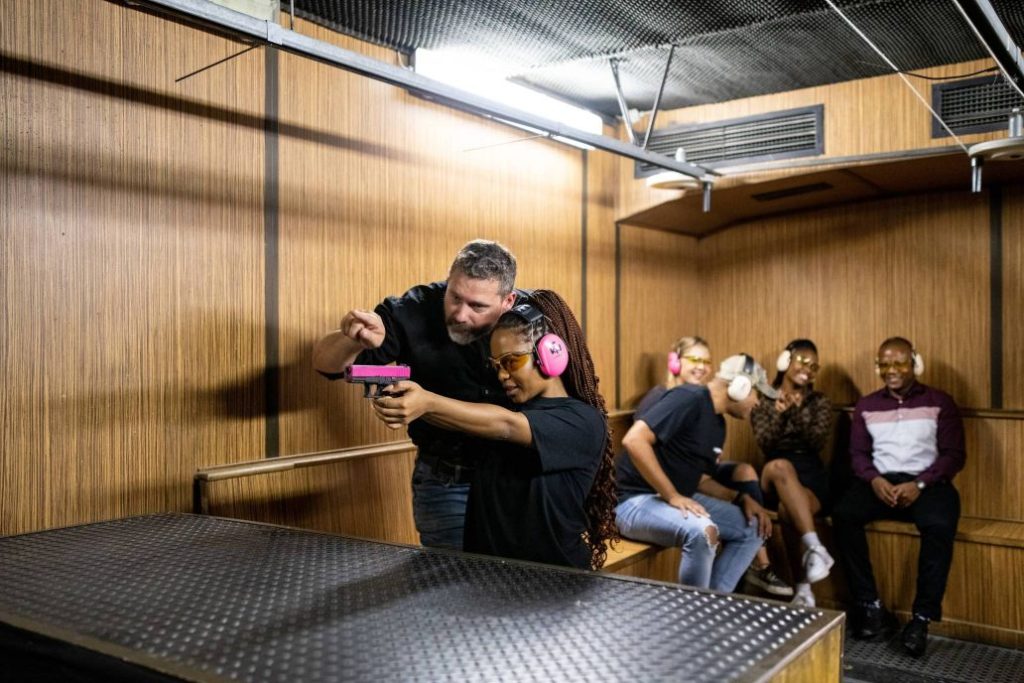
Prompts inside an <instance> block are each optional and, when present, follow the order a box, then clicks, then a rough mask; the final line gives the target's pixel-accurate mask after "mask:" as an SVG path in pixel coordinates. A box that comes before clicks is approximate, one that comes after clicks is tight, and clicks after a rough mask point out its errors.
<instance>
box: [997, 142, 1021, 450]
mask: <svg viewBox="0 0 1024 683" xmlns="http://www.w3.org/2000/svg"><path fill="white" fill-rule="evenodd" d="M1015 163H1019V162H1015ZM1002 201H1003V216H1002V228H1003V262H1002V272H1003V407H1004V408H1009V409H1013V410H1021V409H1024V382H1022V381H1021V379H1020V378H1021V377H1024V316H1022V315H1021V311H1022V310H1024V185H1008V186H1006V187H1004V188H1002ZM1018 452H1020V449H1018Z"/></svg>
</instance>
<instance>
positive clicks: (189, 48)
mask: <svg viewBox="0 0 1024 683" xmlns="http://www.w3.org/2000/svg"><path fill="white" fill-rule="evenodd" d="M4 10H5V11H4V15H5V17H6V20H5V21H3V22H0V36H2V40H0V46H2V55H0V102H2V103H3V104H2V109H3V113H2V115H0V116H2V118H0V121H2V124H0V125H2V126H3V131H2V135H0V137H2V140H3V143H2V145H0V155H2V156H0V167H2V173H0V235H2V238H0V239H2V247H0V290H2V293H0V296H2V302H3V303H2V310H3V315H2V317H3V322H2V329H0V364H2V372H3V382H2V387H3V388H2V389H0V413H2V424H3V427H2V430H0V432H2V435H0V439H2V446H0V473H2V483H0V533H12V532H17V531H26V530H32V529H39V528H43V527H54V526H63V525H68V524H73V523H77V522H83V521H89V520H95V519H102V518H111V517H118V516H123V515H128V514H133V513H139V512H145V511H156V510H168V509H170V510H184V509H187V507H188V504H189V490H188V486H187V482H188V481H189V480H190V478H191V476H192V472H193V471H194V470H195V468H196V466H197V465H198V464H200V463H202V462H206V461H209V460H212V459H213V458H215V457H224V458H231V457H236V458H237V457H241V456H245V455H251V454H253V453H258V452H260V451H261V450H262V447H263V429H264V424H263V420H262V419H261V418H260V416H259V415H258V411H256V410H254V409H253V408H252V406H255V405H257V404H259V403H260V402H261V395H260V391H259V387H258V386H257V387H254V386H248V385H236V384H234V382H235V380H236V379H237V378H239V377H243V376H245V375H250V374H255V375H258V373H259V372H260V369H261V365H262V362H263V357H264V343H263V334H262V329H263V308H264V307H263V269H264V263H263V249H262V242H263V237H264V234H263V219H262V215H263V118H262V107H263V95H262V92H263V70H262V66H261V61H260V60H259V59H258V58H257V55H258V53H255V54H250V55H247V56H245V57H242V58H240V59H236V60H233V61H231V62H228V63H226V64H224V65H222V66H221V67H220V68H219V69H215V70H210V71H209V72H207V74H206V75H205V76H204V77H203V78H195V79H190V80H188V81H185V82H183V83H181V84H178V85H176V84H175V83H174V79H175V77H177V76H179V75H181V74H183V73H187V72H188V71H191V70H193V69H195V68H198V67H200V66H202V65H204V64H207V63H210V62H213V61H216V60H218V59H221V58H223V57H225V56H227V55H229V54H231V53H232V52H235V51H237V50H238V49H239V46H238V45H236V44H234V43H230V42H227V41H225V40H223V39H220V38H215V37H212V36H210V35H208V34H205V33H201V32H198V31H193V30H190V29H187V28H184V27H182V26H180V25H177V24H173V23H170V22H166V21H161V20H159V19H156V18H154V17H151V16H148V15H145V14H142V13H139V12H133V11H127V10H124V9H121V8H118V7H116V6H114V5H112V4H109V3H106V2H75V3H65V2H60V1H56V2H53V1H51V2H35V3H27V4H21V3H19V4H18V5H17V7H14V6H13V5H12V3H6V4H5V6H4ZM229 387H233V389H234V390H229Z"/></svg>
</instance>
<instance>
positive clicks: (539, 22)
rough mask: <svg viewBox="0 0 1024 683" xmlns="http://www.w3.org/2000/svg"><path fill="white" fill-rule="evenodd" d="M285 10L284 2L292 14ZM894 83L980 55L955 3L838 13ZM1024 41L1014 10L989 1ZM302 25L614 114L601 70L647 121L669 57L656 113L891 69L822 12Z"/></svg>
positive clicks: (314, 15)
mask: <svg viewBox="0 0 1024 683" xmlns="http://www.w3.org/2000/svg"><path fill="white" fill-rule="evenodd" d="M286 4H287V3H282V6H286ZM837 4H838V5H839V6H840V7H841V8H842V9H843V11H844V12H845V13H846V14H847V15H848V16H849V17H850V19H851V20H852V21H853V22H854V23H855V24H857V26H858V27H859V28H861V30H863V31H864V32H865V33H866V34H867V35H868V37H869V38H871V39H872V40H873V41H874V42H875V43H876V44H877V45H878V46H879V47H880V48H881V49H882V51H883V52H885V54H886V55H888V56H889V57H890V58H891V59H892V60H893V61H894V62H895V63H896V64H897V66H899V67H900V69H902V70H912V69H920V68H924V67H928V66H936V65H940V64H951V63H956V62H962V61H966V60H970V59H977V58H981V57H985V56H987V55H986V53H985V51H984V49H983V47H982V46H981V45H980V43H979V42H978V41H977V39H976V38H975V36H974V35H973V33H972V32H971V31H970V29H969V27H968V26H967V24H966V23H965V22H964V20H963V18H962V17H961V16H960V14H959V13H958V12H957V10H956V8H955V7H954V6H953V4H952V3H951V2H950V1H949V0H839V2H837ZM993 4H994V6H995V7H996V9H997V11H998V12H999V14H1000V16H1001V18H1002V20H1003V22H1004V23H1005V24H1006V25H1007V28H1008V30H1009V31H1010V33H1011V34H1012V35H1014V36H1015V37H1017V39H1018V41H1019V40H1020V37H1021V36H1022V35H1024V9H1022V7H1021V5H1022V4H1024V3H1020V2H1019V0H995V1H994V2H993ZM295 7H296V13H297V14H298V15H299V16H302V17H304V18H307V19H310V20H312V21H316V22H318V23H320V24H323V25H326V26H329V27H331V28H333V29H335V30H338V31H341V32H343V33H347V34H350V35H354V36H357V37H360V38H363V39H366V40H369V41H371V42H374V43H377V44H381V45H386V46H388V47H392V48H395V49H398V50H403V51H412V50H414V49H416V48H427V49H435V50H436V49H444V50H449V51H458V52H459V53H460V54H462V55H464V56H465V57H466V58H467V59H474V58H475V59H486V60H488V61H490V62H497V63H500V64H502V65H503V69H504V71H505V73H506V74H507V75H508V77H509V78H512V79H514V80H517V81H520V82H522V83H525V84H528V85H530V86H532V87H535V88H538V89H540V90H545V91H548V92H550V93H551V94H554V95H556V96H558V97H561V98H563V99H568V100H571V101H574V102H577V103H579V104H581V105H582V106H585V107H588V108H591V109H593V110H595V111H600V112H603V113H605V114H609V115H617V114H618V113H619V109H618V105H617V102H616V98H615V89H614V82H613V80H612V75H611V71H610V68H609V65H608V60H609V58H611V57H618V58H620V59H621V60H622V62H621V64H620V73H621V76H622V87H623V91H624V94H625V96H626V99H627V101H628V102H629V104H630V106H633V107H638V108H641V109H644V108H649V107H650V106H651V104H652V103H653V100H654V98H655V95H656V93H657V89H658V86H659V84H660V82H661V76H662V73H663V70H664V66H665V58H666V56H667V53H668V49H667V46H668V45H669V44H675V45H676V46H677V47H676V54H675V58H674V60H673V66H672V69H671V72H670V74H669V77H668V80H667V83H666V86H665V94H664V96H663V100H662V105H661V106H662V108H666V109H672V108H677V107H683V106H689V105H693V104H703V103H709V102H720V101H725V100H730V99H735V98H739V97H748V96H752V95H759V94H765V93H771V92H781V91H786V90H793V89H796V88H803V87H808V86H814V85H822V84H827V83H837V82H841V81H846V80H851V79H855V78H865V77H868V76H875V75H880V74H885V73H890V72H891V70H890V69H889V67H887V66H886V65H885V64H883V63H882V61H881V60H880V59H879V58H878V56H877V55H875V54H874V52H872V51H871V50H870V48H868V47H867V46H866V45H865V44H864V42H863V41H862V40H861V39H860V38H859V37H858V36H857V35H856V34H855V33H854V32H853V31H852V30H851V29H850V28H849V27H848V26H847V25H846V24H845V23H844V22H843V21H842V20H841V19H840V17H839V16H838V15H837V14H836V13H835V12H834V11H833V10H832V9H830V8H829V7H828V5H827V4H826V3H825V2H823V1H822V0H723V2H685V3H684V2H664V1H657V0H632V1H628V2H627V1H624V0H579V1H578V2H562V1H561V0H431V2H413V1H411V0H407V1H405V2H402V1H399V0H380V1H378V2H372V3H369V2H363V1H361V0H296V2H295Z"/></svg>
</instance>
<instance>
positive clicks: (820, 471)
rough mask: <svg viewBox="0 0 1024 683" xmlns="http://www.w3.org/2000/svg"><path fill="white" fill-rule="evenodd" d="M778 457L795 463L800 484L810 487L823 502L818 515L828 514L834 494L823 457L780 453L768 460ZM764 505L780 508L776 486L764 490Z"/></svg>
mask: <svg viewBox="0 0 1024 683" xmlns="http://www.w3.org/2000/svg"><path fill="white" fill-rule="evenodd" d="M778 458H785V459H786V460H789V461H790V462H791V463H792V464H793V469H794V470H796V476H797V479H799V480H800V485H801V486H803V487H804V488H806V489H810V491H811V493H813V494H814V497H815V498H817V499H818V502H819V503H821V510H819V511H818V513H817V515H818V516H819V517H823V516H825V515H827V514H828V513H829V511H830V510H831V509H832V495H831V492H830V491H829V483H828V472H826V471H825V466H824V465H823V464H822V463H821V459H819V458H818V457H817V456H809V455H800V456H795V455H786V456H783V455H779V456H774V457H769V458H768V461H769V462H770V461H772V460H776V459H778ZM764 505H765V507H767V508H770V509H772V510H778V509H779V494H778V493H777V492H776V491H775V489H774V488H772V490H770V491H765V492H764Z"/></svg>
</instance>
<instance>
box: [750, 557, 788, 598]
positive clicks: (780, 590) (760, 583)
mask: <svg viewBox="0 0 1024 683" xmlns="http://www.w3.org/2000/svg"><path fill="white" fill-rule="evenodd" d="M743 578H744V579H746V581H747V583H750V584H753V585H755V586H757V587H758V588H760V589H761V590H763V591H764V592H766V593H770V594H772V595H782V596H785V597H789V596H791V595H793V587H792V586H790V585H789V584H788V583H786V582H785V581H783V580H782V579H780V578H779V575H778V574H776V573H775V572H774V571H772V566H771V565H770V564H769V565H765V566H764V567H762V568H760V569H755V568H754V565H750V567H749V568H748V569H747V572H746V574H744V575H743Z"/></svg>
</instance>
